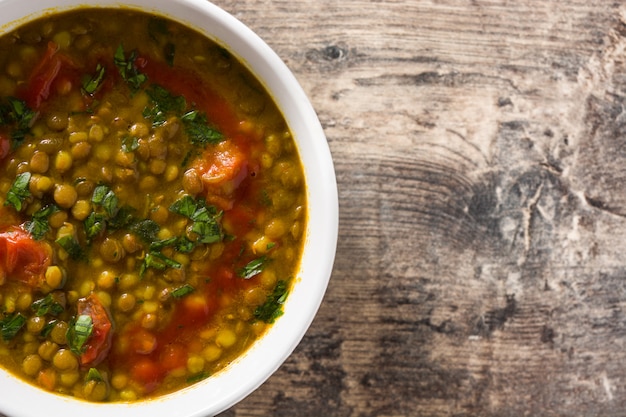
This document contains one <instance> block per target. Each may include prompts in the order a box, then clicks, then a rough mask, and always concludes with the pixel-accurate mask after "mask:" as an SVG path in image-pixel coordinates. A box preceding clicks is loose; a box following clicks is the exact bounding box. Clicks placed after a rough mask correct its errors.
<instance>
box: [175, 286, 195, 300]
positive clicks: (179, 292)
mask: <svg viewBox="0 0 626 417" xmlns="http://www.w3.org/2000/svg"><path fill="white" fill-rule="evenodd" d="M195 290H196V289H195V288H194V287H192V286H191V285H189V284H185V285H183V286H182V287H178V288H176V289H175V290H174V291H172V292H171V294H172V297H174V298H182V297H184V296H186V295H189V294H191V293H192V292H194V291H195Z"/></svg>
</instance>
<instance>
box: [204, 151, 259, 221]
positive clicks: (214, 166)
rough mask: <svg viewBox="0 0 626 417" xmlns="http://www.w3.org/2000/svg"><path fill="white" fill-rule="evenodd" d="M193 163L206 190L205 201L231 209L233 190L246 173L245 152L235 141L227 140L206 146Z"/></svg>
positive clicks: (237, 186) (224, 208)
mask: <svg viewBox="0 0 626 417" xmlns="http://www.w3.org/2000/svg"><path fill="white" fill-rule="evenodd" d="M194 165H195V168H196V169H197V170H198V172H199V173H200V176H201V178H202V183H203V184H204V188H205V190H207V191H208V194H207V202H209V203H211V204H214V205H216V206H218V207H219V208H221V209H223V210H229V209H231V208H232V207H233V203H234V196H235V191H236V190H237V189H238V188H239V186H240V185H241V183H242V182H243V180H244V179H245V178H246V176H247V175H248V162H247V159H246V156H245V154H244V153H243V152H242V151H241V150H240V149H239V147H238V146H237V145H236V144H235V143H233V142H232V141H229V140H227V141H224V142H220V143H219V144H217V145H215V146H211V147H208V148H207V149H206V150H205V151H204V153H203V154H202V156H201V157H200V158H198V159H196V160H195V162H194Z"/></svg>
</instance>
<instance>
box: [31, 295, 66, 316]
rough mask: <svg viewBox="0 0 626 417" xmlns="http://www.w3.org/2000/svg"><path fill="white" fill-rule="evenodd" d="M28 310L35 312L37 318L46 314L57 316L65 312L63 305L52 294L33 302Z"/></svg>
mask: <svg viewBox="0 0 626 417" xmlns="http://www.w3.org/2000/svg"><path fill="white" fill-rule="evenodd" d="M30 308H31V309H32V310H33V311H34V312H35V315H36V316H37V317H41V316H45V315H46V314H52V315H53V316H58V315H59V314H61V313H63V311H65V309H64V308H63V305H62V304H61V303H60V302H59V300H57V299H56V297H55V296H54V295H53V293H50V294H48V295H46V296H45V297H44V298H41V299H39V300H37V301H35V302H33V303H32V304H31V306H30Z"/></svg>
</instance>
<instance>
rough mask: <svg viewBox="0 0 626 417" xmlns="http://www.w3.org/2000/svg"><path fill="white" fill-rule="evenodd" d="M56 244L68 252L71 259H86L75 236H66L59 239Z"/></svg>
mask: <svg viewBox="0 0 626 417" xmlns="http://www.w3.org/2000/svg"><path fill="white" fill-rule="evenodd" d="M55 242H56V243H57V244H58V245H59V246H60V247H62V248H63V249H64V250H65V252H67V254H68V255H69V256H70V258H72V259H74V260H77V259H81V258H83V257H84V253H83V248H81V246H80V244H79V243H78V241H77V240H76V238H75V237H74V236H72V235H66V236H63V237H60V238H58V239H57V240H56V241H55Z"/></svg>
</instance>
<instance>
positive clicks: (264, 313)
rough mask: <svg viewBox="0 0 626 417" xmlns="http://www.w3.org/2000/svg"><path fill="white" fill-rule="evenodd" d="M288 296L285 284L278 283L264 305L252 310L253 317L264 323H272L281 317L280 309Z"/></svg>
mask: <svg viewBox="0 0 626 417" xmlns="http://www.w3.org/2000/svg"><path fill="white" fill-rule="evenodd" d="M288 294H289V292H288V290H287V283H286V282H285V281H283V280H280V281H278V282H277V283H276V286H275V287H274V290H273V291H272V293H271V294H269V295H268V296H267V298H266V300H265V303H263V304H262V305H260V306H259V307H257V308H256V309H255V310H254V313H253V314H254V317H255V318H256V319H258V320H261V321H264V322H265V323H274V321H275V320H276V319H277V318H278V317H280V316H282V315H283V310H282V308H283V304H285V300H286V299H287V295H288Z"/></svg>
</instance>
